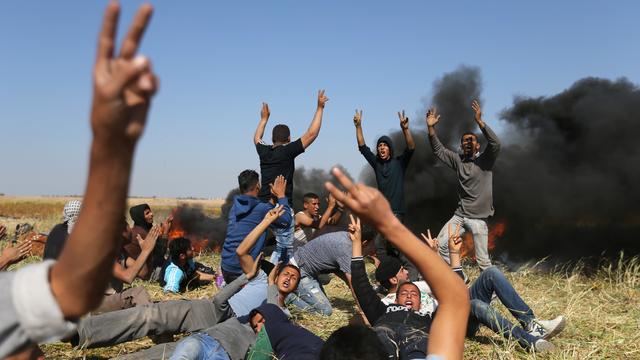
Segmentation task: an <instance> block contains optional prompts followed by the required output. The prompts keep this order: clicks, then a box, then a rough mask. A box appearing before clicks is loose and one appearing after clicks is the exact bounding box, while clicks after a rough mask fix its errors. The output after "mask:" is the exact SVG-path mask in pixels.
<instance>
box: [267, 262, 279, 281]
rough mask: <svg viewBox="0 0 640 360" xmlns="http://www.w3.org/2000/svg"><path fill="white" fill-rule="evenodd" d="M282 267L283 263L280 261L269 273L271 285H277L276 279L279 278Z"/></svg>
mask: <svg viewBox="0 0 640 360" xmlns="http://www.w3.org/2000/svg"><path fill="white" fill-rule="evenodd" d="M281 266H282V261H278V263H277V264H276V265H275V266H274V267H273V269H271V271H270V272H269V278H268V284H269V285H273V284H275V283H276V279H277V278H278V273H279V272H280V267H281Z"/></svg>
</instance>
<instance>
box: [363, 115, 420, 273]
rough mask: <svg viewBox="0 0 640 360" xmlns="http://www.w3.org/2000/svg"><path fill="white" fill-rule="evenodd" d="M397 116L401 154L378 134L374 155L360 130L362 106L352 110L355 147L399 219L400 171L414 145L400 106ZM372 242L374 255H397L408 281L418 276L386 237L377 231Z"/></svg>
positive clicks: (401, 200)
mask: <svg viewBox="0 0 640 360" xmlns="http://www.w3.org/2000/svg"><path fill="white" fill-rule="evenodd" d="M398 117H399V118H400V127H401V128H402V134H403V135H404V139H405V142H406V144H407V147H406V148H405V149H404V152H403V153H402V154H401V155H399V156H395V157H394V156H393V155H394V154H393V141H391V138H390V137H388V136H386V135H385V136H381V137H380V138H379V139H378V141H377V143H376V149H377V155H374V154H373V152H371V149H369V147H368V146H367V145H366V144H365V142H364V135H363V133H362V110H360V111H357V110H356V114H355V115H354V116H353V124H354V125H355V127H356V138H357V140H358V150H360V153H361V154H362V156H364V158H365V159H366V160H367V162H368V163H369V165H371V167H372V168H373V171H374V172H375V175H376V183H377V184H378V190H380V192H381V193H382V194H383V195H384V197H385V198H387V200H388V201H389V203H390V204H391V210H392V211H393V214H394V215H395V216H396V217H397V218H398V219H400V221H401V222H402V220H403V218H404V214H405V211H406V210H405V205H404V173H405V171H406V170H407V166H408V165H409V160H411V156H413V151H414V150H415V148H416V145H415V143H414V142H413V137H412V136H411V131H410V130H409V118H408V117H406V116H405V114H404V110H403V111H402V112H398ZM375 243H376V255H377V256H378V257H381V256H383V255H387V254H388V253H390V255H394V256H399V257H400V259H401V260H402V263H403V265H404V267H405V269H407V271H409V278H410V279H411V281H416V280H417V279H418V271H417V270H416V267H415V266H414V265H413V264H411V262H409V261H408V260H407V258H406V257H405V256H404V255H403V254H399V253H398V251H397V250H396V249H395V248H393V246H392V245H390V244H389V243H388V242H387V240H386V239H384V238H383V237H382V236H379V235H378V236H377V237H376V239H375Z"/></svg>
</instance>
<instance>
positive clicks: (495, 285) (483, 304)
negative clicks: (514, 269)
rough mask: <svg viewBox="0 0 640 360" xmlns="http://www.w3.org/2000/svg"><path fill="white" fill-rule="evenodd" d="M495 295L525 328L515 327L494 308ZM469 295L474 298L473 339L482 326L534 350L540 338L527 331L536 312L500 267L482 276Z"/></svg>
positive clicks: (469, 328) (472, 312)
mask: <svg viewBox="0 0 640 360" xmlns="http://www.w3.org/2000/svg"><path fill="white" fill-rule="evenodd" d="M493 293H495V294H496V295H497V296H498V299H500V302H502V304H503V305H504V306H505V307H506V308H507V309H508V310H509V312H510V313H511V315H513V317H515V318H516V319H517V320H518V322H519V323H520V325H521V326H522V327H520V326H517V325H513V324H512V323H511V322H509V321H508V320H507V319H505V318H504V317H503V316H502V315H501V314H500V313H499V312H498V311H496V310H495V309H494V308H493V307H492V306H491V298H492V296H493ZM469 295H470V297H471V315H470V317H469V326H468V329H467V334H468V335H469V336H473V334H475V332H476V331H478V328H479V327H480V324H483V325H485V326H487V327H488V328H490V329H491V330H493V331H494V332H495V333H497V334H501V335H502V336H504V337H505V338H514V339H515V340H517V341H518V343H520V345H522V346H523V347H525V348H530V347H532V346H533V345H534V344H535V342H536V341H537V340H538V339H539V338H537V337H535V336H533V335H531V334H529V333H528V332H527V331H526V330H525V329H526V328H527V327H528V325H529V324H530V323H531V322H532V321H533V319H535V315H534V314H533V311H532V310H531V308H530V307H529V306H528V305H527V304H526V303H525V302H524V300H522V298H521V297H520V295H518V293H517V292H516V290H515V289H514V288H513V286H512V285H511V283H510V282H509V280H507V278H506V277H505V276H504V274H503V273H502V272H501V271H500V270H498V268H497V267H495V266H491V267H489V268H487V269H485V270H484V271H483V272H482V273H480V276H479V277H478V279H477V280H476V281H474V283H473V284H472V285H471V288H469Z"/></svg>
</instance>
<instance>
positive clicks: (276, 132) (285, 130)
mask: <svg viewBox="0 0 640 360" xmlns="http://www.w3.org/2000/svg"><path fill="white" fill-rule="evenodd" d="M289 136H291V132H290V131H289V127H288V126H287V125H284V124H278V125H276V126H274V127H273V131H272V132H271V141H273V143H274V144H275V143H284V142H287V141H288V140H289Z"/></svg>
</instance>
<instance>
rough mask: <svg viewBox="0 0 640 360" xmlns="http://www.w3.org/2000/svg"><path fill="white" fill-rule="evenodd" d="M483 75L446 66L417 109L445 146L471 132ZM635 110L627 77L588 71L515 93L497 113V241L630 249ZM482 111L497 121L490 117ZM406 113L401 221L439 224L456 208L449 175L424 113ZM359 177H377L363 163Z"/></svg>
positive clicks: (512, 250) (541, 252) (639, 227)
mask: <svg viewBox="0 0 640 360" xmlns="http://www.w3.org/2000/svg"><path fill="white" fill-rule="evenodd" d="M481 83H482V82H481V76H480V71H479V69H478V68H473V67H466V66H463V67H460V68H458V69H457V70H455V71H453V72H451V73H448V74H445V75H444V76H443V77H442V78H441V79H440V80H438V81H437V82H435V84H434V88H433V92H432V93H433V97H432V100H431V101H430V102H429V103H428V104H425V108H424V109H423V111H422V112H421V114H424V113H425V112H426V109H427V108H428V107H429V106H436V107H437V108H438V111H439V113H440V114H441V115H442V117H441V120H440V123H439V124H438V125H437V126H436V129H437V134H438V136H439V137H440V140H441V141H442V142H443V143H444V144H447V145H448V147H449V148H450V149H452V150H458V151H459V139H460V136H461V135H462V133H463V132H465V131H474V132H476V133H479V130H478V129H477V125H476V124H475V122H474V121H473V113H472V110H471V106H470V104H471V101H472V100H473V99H478V98H480V97H481V90H482V85H481ZM639 114H640V91H639V90H638V87H637V86H636V85H635V84H632V83H630V82H629V81H628V80H626V79H620V80H616V81H611V80H605V79H595V78H586V79H582V80H579V81H577V82H576V83H574V84H573V85H572V86H571V87H570V88H569V89H567V90H565V91H563V92H562V93H560V94H557V95H552V96H549V97H539V98H525V97H517V98H515V99H514V103H513V105H512V106H511V107H510V108H507V109H505V110H504V111H503V112H502V114H501V118H502V120H503V121H505V122H506V124H507V128H508V131H507V132H506V135H505V134H503V135H502V138H501V139H500V140H501V142H502V150H501V152H500V155H499V157H498V161H497V163H496V165H495V167H494V206H495V208H496V213H495V216H494V218H495V219H504V220H506V222H507V231H506V233H505V235H504V236H503V237H502V238H501V239H500V240H499V242H498V244H497V245H498V250H502V251H506V252H508V253H509V255H510V256H512V257H516V258H530V257H542V256H547V255H551V256H552V257H555V258H559V259H563V258H576V257H579V256H590V255H599V254H601V253H602V252H605V251H606V252H607V254H608V255H615V254H616V253H617V252H618V251H620V250H623V249H624V250H625V251H627V252H632V253H638V252H639V250H640V244H638V242H637V241H634V237H637V234H638V231H640V211H638V209H637V207H635V206H634V205H635V204H634V200H633V199H640V190H639V188H638V186H637V184H640V168H639V165H640V160H638V159H639V158H638V155H640V154H639V151H640V150H639V149H640V147H639V146H638V141H637V139H636V138H637V136H638V135H637V134H639V133H640V121H638V120H637V119H638V116H639ZM484 118H485V121H486V122H487V123H488V124H489V125H490V126H492V127H494V128H495V126H496V125H497V122H498V121H497V119H490V118H487V117H486V116H484ZM412 123H413V129H414V131H413V135H414V139H415V141H416V152H415V153H414V156H413V158H412V160H411V163H410V165H409V168H408V169H407V174H406V179H405V194H406V201H407V210H408V214H407V217H406V223H407V225H408V226H409V227H410V228H411V229H412V230H413V231H415V232H419V231H424V230H425V229H426V228H427V227H430V228H431V229H432V230H435V231H433V232H438V231H439V229H440V227H441V226H442V225H443V224H444V222H446V221H447V220H448V219H449V218H450V217H451V216H452V215H453V212H454V210H455V208H456V205H457V194H456V181H457V179H456V177H455V174H454V172H453V171H452V170H451V169H449V168H447V167H446V166H444V164H442V163H441V162H439V161H438V160H437V159H436V158H435V156H434V155H433V152H432V151H431V148H430V145H429V143H428V139H427V136H426V129H425V128H426V126H425V125H424V120H423V118H421V119H419V121H413V122H412ZM416 124H419V125H418V126H416ZM391 136H392V138H393V140H394V143H395V146H396V150H395V153H396V154H398V153H399V152H400V151H402V149H404V138H403V136H402V133H401V132H399V131H397V132H394V133H393V134H392V135H391ZM480 139H481V144H482V145H483V148H484V146H485V145H486V140H485V139H484V137H483V136H482V135H480ZM365 179H366V182H367V183H369V184H371V185H375V178H374V177H373V172H372V171H371V170H370V169H369V168H368V166H367V168H366V169H365ZM490 224H491V221H490Z"/></svg>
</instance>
